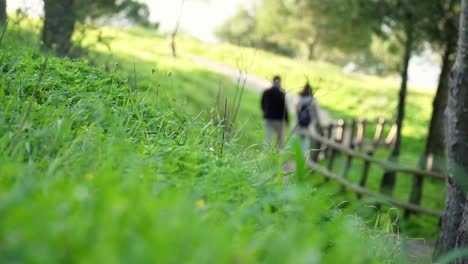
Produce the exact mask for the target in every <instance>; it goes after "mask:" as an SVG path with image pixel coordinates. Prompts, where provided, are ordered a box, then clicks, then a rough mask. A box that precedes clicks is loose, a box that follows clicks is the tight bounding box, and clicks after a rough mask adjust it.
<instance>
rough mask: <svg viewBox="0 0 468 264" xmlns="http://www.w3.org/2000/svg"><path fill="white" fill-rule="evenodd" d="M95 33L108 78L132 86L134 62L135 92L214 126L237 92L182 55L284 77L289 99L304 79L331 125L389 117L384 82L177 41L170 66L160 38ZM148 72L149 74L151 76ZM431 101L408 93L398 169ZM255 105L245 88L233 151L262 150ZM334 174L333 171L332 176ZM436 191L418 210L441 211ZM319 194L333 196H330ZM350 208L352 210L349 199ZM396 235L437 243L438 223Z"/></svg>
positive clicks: (410, 225) (404, 183) (375, 173)
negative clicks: (105, 40)
mask: <svg viewBox="0 0 468 264" xmlns="http://www.w3.org/2000/svg"><path fill="white" fill-rule="evenodd" d="M101 30H102V32H103V35H104V36H107V37H109V38H110V39H112V41H110V42H109V46H108V47H110V50H109V49H108V47H107V46H105V45H97V46H96V47H95V49H94V51H95V54H94V55H92V56H91V58H92V60H93V61H94V62H95V63H96V64H98V65H103V64H106V65H107V66H106V68H107V69H108V70H109V71H110V72H114V73H116V74H118V75H120V76H121V77H123V78H126V79H127V80H128V82H129V84H130V85H133V84H134V83H135V81H134V77H135V76H134V62H135V69H136V72H137V76H136V79H137V82H136V83H137V85H138V86H139V87H142V88H143V89H147V88H148V87H154V86H158V85H159V87H165V88H161V89H160V90H159V91H160V92H161V93H163V94H166V95H167V96H171V97H172V98H173V100H175V102H176V105H177V107H178V108H180V109H183V111H185V112H187V113H192V114H194V115H198V114H199V113H208V112H210V114H209V115H211V117H213V115H217V118H215V119H216V120H220V119H222V118H223V116H224V113H223V109H224V106H223V102H224V100H223V98H228V106H229V107H228V108H229V109H230V110H229V112H230V113H232V112H233V111H232V110H231V108H232V102H231V100H232V98H233V97H234V94H235V90H236V87H235V85H234V84H233V83H232V82H231V81H229V80H228V79H226V78H225V77H224V76H221V75H219V74H215V73H213V72H210V71H208V70H206V69H204V68H201V67H200V66H197V65H195V64H194V63H192V62H191V60H190V59H189V58H188V57H187V56H185V55H186V54H196V55H198V56H204V57H207V58H209V59H213V60H217V61H221V62H224V63H226V64H230V65H233V66H236V67H238V68H241V69H244V70H248V71H249V72H253V73H255V74H258V75H260V76H264V77H266V78H271V76H273V75H274V74H278V73H279V74H281V75H282V76H283V79H284V82H285V86H286V87H293V88H292V89H291V92H295V91H297V88H300V86H301V85H302V84H303V82H304V81H305V76H307V77H308V78H309V79H310V80H311V82H312V84H313V85H314V84H315V86H316V87H318V88H319V90H318V93H317V98H318V100H319V102H320V104H321V105H322V106H323V107H324V108H326V109H327V110H329V111H330V112H331V113H332V114H333V115H334V116H335V117H336V118H345V119H350V118H357V117H365V118H368V119H376V118H378V117H385V118H387V119H390V120H391V119H392V118H393V113H395V109H396V104H397V101H396V98H397V95H398V83H397V82H396V81H393V80H391V79H382V78H377V77H373V76H361V75H356V74H343V73H342V72H341V70H340V69H339V68H337V67H336V66H334V65H331V64H327V63H324V62H301V61H294V60H291V59H288V58H284V57H281V56H277V55H274V54H271V53H267V52H263V51H256V50H253V49H249V48H240V47H235V46H232V45H226V44H221V45H219V44H218V45H210V44H204V43H200V42H196V41H194V40H193V39H190V38H186V37H182V38H180V39H179V41H178V47H179V54H180V57H179V58H178V59H177V60H174V59H173V58H171V56H170V50H169V48H168V42H167V39H165V38H164V37H162V36H161V35H159V34H157V33H156V32H151V31H148V30H145V29H140V28H134V29H130V30H119V31H117V30H114V29H110V28H103V29H101ZM93 34H97V32H94V33H93ZM93 34H91V35H90V36H88V40H87V41H89V42H92V41H93V39H94V36H95V35H93ZM115 62H118V63H119V64H118V66H117V67H116V66H115V65H114V63H115ZM153 70H154V71H155V73H152V72H153ZM218 90H221V91H222V92H221V94H222V95H221V96H220V99H217V97H218V96H217V94H218ZM152 97H154V94H151V93H150V94H149V95H147V98H152ZM431 100H432V94H431V92H428V91H424V90H420V89H419V90H418V89H410V92H409V95H408V101H407V118H406V120H405V125H404V130H403V135H404V139H403V150H402V156H401V158H400V163H401V164H402V165H403V166H409V167H415V166H416V164H417V161H418V160H419V154H420V153H421V152H422V148H423V146H424V141H425V134H426V127H427V122H428V119H429V115H430V111H431ZM258 102H259V95H258V94H255V93H253V92H251V91H250V90H248V89H247V90H245V92H244V96H243V100H242V103H241V108H240V111H239V115H238V118H237V122H236V124H235V125H234V130H233V132H232V134H231V136H232V137H234V140H233V142H234V143H237V144H239V148H240V149H242V148H250V147H251V146H252V148H253V149H254V150H257V151H261V150H262V148H261V147H260V146H259V143H262V142H263V138H264V132H263V123H262V121H261V120H262V118H261V115H260V109H259V106H258V105H259V103H258ZM213 106H215V108H214V109H215V110H213V108H212V107H213ZM387 129H388V128H387ZM388 155H389V154H388V153H387V152H385V151H381V152H379V153H377V157H379V158H382V159H386V158H387V157H388ZM286 156H287V158H285V159H291V158H293V157H292V155H291V153H288V154H287V155H286ZM339 164H340V163H339ZM339 164H338V166H339ZM339 170H340V169H339V168H338V169H337V171H339ZM359 172H360V167H359V166H356V167H355V168H354V169H353V174H355V175H357V174H359ZM382 175H383V173H382V171H381V170H379V169H378V168H374V169H373V170H372V171H371V174H370V177H369V187H370V188H371V189H373V190H378V185H379V183H380V180H381V177H382ZM411 177H412V175H399V177H398V181H397V187H396V190H395V196H396V197H398V198H400V199H402V200H408V197H409V193H410V188H411ZM354 178H356V177H354ZM354 178H352V179H354ZM324 188H325V187H324ZM443 188H444V185H443V183H441V182H432V181H429V180H428V181H426V183H425V184H424V199H423V205H424V206H427V207H429V208H432V209H441V208H443V203H444V200H445V198H444V197H445V196H444V195H445V194H444V192H443V191H440V190H441V189H443ZM324 191H325V192H329V193H332V192H334V189H333V188H331V189H330V190H327V189H325V190H324ZM348 199H349V198H348V196H346V195H345V196H343V195H337V196H336V198H335V200H334V201H335V202H336V203H340V202H341V201H343V200H348ZM351 201H353V203H355V200H351ZM366 201H367V200H366ZM357 206H358V207H359V206H361V207H363V206H365V204H362V203H357ZM367 216H368V214H366V217H367ZM400 228H402V230H403V231H404V232H405V233H406V234H407V235H409V236H411V237H420V236H423V237H425V238H431V239H436V238H437V233H438V225H437V219H433V218H430V217H429V218H428V217H421V216H414V217H412V218H411V220H410V221H407V222H404V223H402V224H401V225H400Z"/></svg>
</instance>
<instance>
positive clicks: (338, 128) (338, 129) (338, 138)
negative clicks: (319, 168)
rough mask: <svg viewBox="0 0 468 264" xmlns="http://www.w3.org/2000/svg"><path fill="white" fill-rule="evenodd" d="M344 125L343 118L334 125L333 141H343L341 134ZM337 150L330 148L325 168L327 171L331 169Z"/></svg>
mask: <svg viewBox="0 0 468 264" xmlns="http://www.w3.org/2000/svg"><path fill="white" fill-rule="evenodd" d="M344 126H345V122H344V120H343V119H340V120H338V123H337V126H336V130H335V131H336V133H335V142H337V143H341V142H343V134H344ZM337 153H338V152H337V151H336V150H335V149H333V148H332V149H331V153H330V157H329V158H328V165H327V169H328V170H329V171H332V170H333V163H334V162H335V158H336V155H337Z"/></svg>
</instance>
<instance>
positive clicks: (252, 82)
mask: <svg viewBox="0 0 468 264" xmlns="http://www.w3.org/2000/svg"><path fill="white" fill-rule="evenodd" d="M185 55H186V56H187V57H188V58H189V59H190V60H191V61H192V62H194V63H195V64H198V65H200V66H202V67H204V68H207V69H209V70H211V71H214V72H218V73H221V74H222V75H224V76H226V77H228V78H230V79H231V80H232V81H234V82H237V81H238V80H240V82H241V83H244V81H245V88H246V89H250V90H252V91H255V92H257V93H261V92H262V91H263V90H265V89H266V88H269V87H270V86H271V81H269V80H266V79H264V78H261V77H258V76H256V75H253V74H250V73H246V72H245V71H244V72H241V71H240V70H239V69H236V68H234V67H232V66H229V65H226V64H223V63H219V62H215V61H211V60H208V59H205V58H202V57H198V56H194V55H191V54H185ZM239 78H240V79H239ZM286 100H287V104H288V108H289V111H290V112H291V111H294V110H293V109H294V106H295V105H296V103H297V100H298V96H297V95H296V94H293V93H287V94H286ZM318 112H319V119H320V124H321V125H322V126H328V125H329V124H330V123H331V122H333V119H332V117H331V115H330V113H329V112H328V111H326V110H324V109H323V108H320V107H319V109H318ZM295 167H296V166H295V164H294V162H288V163H286V164H285V168H284V169H285V172H292V171H294V170H295ZM401 247H402V248H401V250H402V251H403V254H404V255H406V256H405V257H404V258H405V259H406V260H407V261H408V262H409V263H414V262H418V263H430V262H431V255H432V251H433V248H434V242H433V241H430V240H429V241H428V240H425V239H408V240H406V241H405V242H404V243H402V244H401Z"/></svg>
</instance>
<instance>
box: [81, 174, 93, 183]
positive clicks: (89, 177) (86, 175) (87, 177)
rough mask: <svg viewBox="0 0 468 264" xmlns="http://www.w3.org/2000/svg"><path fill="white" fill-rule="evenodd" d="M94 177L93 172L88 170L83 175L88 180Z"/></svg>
mask: <svg viewBox="0 0 468 264" xmlns="http://www.w3.org/2000/svg"><path fill="white" fill-rule="evenodd" d="M93 177H94V175H93V174H92V173H91V172H88V173H86V174H85V175H84V176H83V178H85V180H87V181H90V180H92V179H93Z"/></svg>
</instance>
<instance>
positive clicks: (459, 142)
mask: <svg viewBox="0 0 468 264" xmlns="http://www.w3.org/2000/svg"><path fill="white" fill-rule="evenodd" d="M466 76H468V0H462V7H461V17H460V24H459V37H458V50H457V55H456V60H455V64H454V67H453V69H452V72H451V74H450V88H449V89H450V90H449V98H448V105H447V110H446V126H445V127H446V142H447V159H448V163H447V164H448V166H447V168H448V171H447V172H448V175H447V181H446V183H447V196H446V204H445V209H444V216H443V218H442V227H441V236H440V239H439V243H438V247H437V250H436V251H437V253H438V254H442V253H446V252H448V251H450V250H453V249H456V248H460V249H461V248H468V196H467V193H468V156H467V155H466V153H468V144H467V142H468V79H467V78H466ZM456 263H468V258H466V257H465V258H464V259H459V260H457V261H456Z"/></svg>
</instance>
